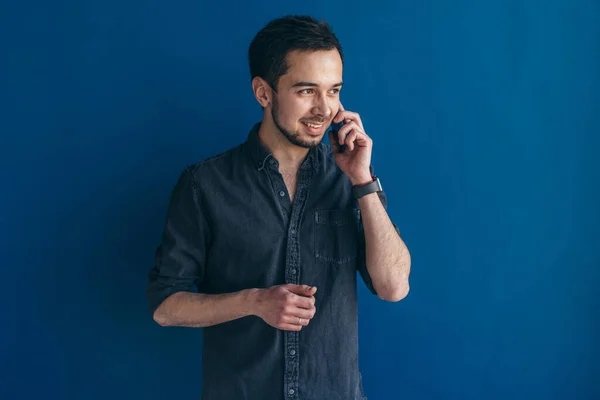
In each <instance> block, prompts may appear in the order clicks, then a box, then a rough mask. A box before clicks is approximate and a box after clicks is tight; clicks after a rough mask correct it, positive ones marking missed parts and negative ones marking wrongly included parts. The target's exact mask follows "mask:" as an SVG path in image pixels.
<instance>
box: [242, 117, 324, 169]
mask: <svg viewBox="0 0 600 400" xmlns="http://www.w3.org/2000/svg"><path fill="white" fill-rule="evenodd" d="M260 124H261V123H260V122H258V123H256V124H255V125H254V126H253V127H252V129H251V130H250V132H249V133H248V139H247V141H246V145H247V146H248V148H249V149H250V154H251V156H252V162H253V166H254V167H255V168H256V169H258V170H261V169H263V168H264V167H265V163H266V162H267V161H268V160H269V158H273V159H275V157H273V153H271V152H270V151H269V150H268V149H267V148H266V147H265V145H264V144H263V143H262V142H261V141H260V138H259V137H258V130H259V129H260ZM319 147H320V146H319ZM317 153H318V147H316V148H314V147H313V148H311V149H310V150H309V151H308V155H307V156H306V160H304V162H303V163H302V165H301V166H300V168H301V169H303V168H307V167H309V166H312V167H313V168H314V169H315V171H317V170H318V169H319V157H318V156H317ZM275 161H277V160H275Z"/></svg>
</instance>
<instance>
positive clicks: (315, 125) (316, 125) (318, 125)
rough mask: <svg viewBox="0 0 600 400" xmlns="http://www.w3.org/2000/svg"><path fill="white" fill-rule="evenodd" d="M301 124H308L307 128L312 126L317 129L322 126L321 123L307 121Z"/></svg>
mask: <svg viewBox="0 0 600 400" xmlns="http://www.w3.org/2000/svg"><path fill="white" fill-rule="evenodd" d="M303 124H304V125H306V126H308V127H309V128H313V129H319V128H320V127H322V126H323V124H311V123H308V122H303Z"/></svg>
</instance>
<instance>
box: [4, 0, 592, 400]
mask: <svg viewBox="0 0 600 400" xmlns="http://www.w3.org/2000/svg"><path fill="white" fill-rule="evenodd" d="M289 13H299V14H304V13H308V14H312V15H313V16H315V17H317V18H326V19H327V20H328V21H329V22H330V23H331V24H332V25H333V28H334V30H335V32H336V33H337V35H338V37H339V38H340V40H341V42H342V45H343V47H344V50H345V53H346V68H345V73H344V81H345V82H346V87H345V89H344V91H343V97H342V99H343V101H344V105H345V107H346V108H347V109H350V110H353V111H357V112H359V113H360V114H361V116H362V118H363V121H364V123H365V127H366V130H367V133H369V135H370V136H371V137H372V138H373V140H374V143H375V145H374V154H373V157H374V158H373V164H374V167H375V169H376V171H377V173H378V175H379V176H380V178H381V180H382V183H383V185H384V188H385V190H386V192H387V194H388V197H389V213H390V215H391V217H392V218H393V219H394V221H395V222H396V223H397V224H398V225H399V227H400V229H401V231H402V233H403V236H404V239H405V240H406V242H407V244H408V245H409V247H410V249H411V251H412V255H413V271H412V277H411V293H410V294H409V296H408V297H407V298H406V299H405V300H403V301H401V302H399V303H395V304H390V303H385V302H383V301H381V300H379V299H377V298H375V297H373V296H370V295H369V294H368V293H367V290H366V288H365V287H364V285H362V284H361V286H360V298H361V304H360V323H361V325H360V356H361V367H362V371H363V376H364V386H365V391H366V394H367V396H368V397H369V399H418V400H421V399H505V398H509V399H598V398H600V361H599V360H600V346H599V344H598V339H599V338H600V321H599V312H598V307H599V306H600V299H599V295H598V292H599V291H598V286H599V285H600V269H599V267H600V251H599V250H598V249H597V245H598V244H597V241H598V238H599V237H600V228H599V226H600V225H599V222H600V215H599V214H600V207H599V205H600V195H599V186H600V184H599V182H600V164H599V162H598V159H597V158H595V157H596V156H597V153H598V150H599V148H600V143H599V139H598V134H599V133H600V95H599V92H598V91H599V89H600V24H599V22H598V21H600V3H598V2H597V1H594V0H589V1H583V0H582V1H567V0H547V1H516V0H513V1H494V2H492V1H486V2H480V1H465V0H461V1H456V2H446V1H442V0H437V1H433V0H426V1H418V2H416V1H412V2H407V1H404V2H391V1H390V2H361V1H354V0H349V1H297V2H293V3H292V2H289V3H288V2H279V1H253V2H250V3H249V2H241V1H240V2H237V3H230V2H224V3H215V2H202V1H187V0H186V1H183V0H179V1H170V2H166V1H155V0H146V1H141V0H120V1H116V0H105V1H92V0H84V1H78V2H76V1H72V2H66V1H57V2H42V1H21V2H17V1H5V2H3V3H2V4H1V5H0V40H1V41H2V52H1V57H2V61H1V63H0V68H1V74H0V93H1V96H0V98H1V99H2V105H1V108H0V113H1V119H0V132H1V136H0V138H1V142H0V163H1V168H0V170H1V171H0V173H1V174H2V175H1V176H0V178H1V182H2V196H1V199H2V207H1V214H0V218H1V221H2V224H1V226H2V233H1V238H0V239H1V245H0V246H1V247H0V251H1V262H0V266H1V268H2V270H1V272H2V290H1V291H0V292H1V294H0V296H1V298H0V300H1V302H0V304H2V312H1V314H2V318H1V319H2V328H1V330H0V335H1V337H0V339H1V340H0V346H1V347H0V350H1V355H0V366H1V371H0V380H1V384H0V398H3V399H13V398H14V399H17V398H19V399H20V398H24V399H25V398H34V397H41V396H45V397H50V398H61V399H105V398H112V399H125V398H139V399H142V398H143V399H175V398H177V399H192V398H196V399H197V398H199V393H200V389H201V365H200V361H201V331H200V330H195V329H185V328H161V327H159V326H157V325H156V324H155V323H154V322H153V321H152V319H151V317H150V315H149V313H148V306H147V303H146V298H145V293H144V290H145V285H146V282H147V272H148V270H149V268H150V267H151V266H152V263H153V255H154V254H153V253H154V249H155V247H156V245H157V244H158V241H159V239H160V234H161V232H162V224H163V221H164V216H165V211H166V206H167V202H168V198H169V195H170V191H171V189H172V188H173V186H174V184H175V182H176V179H177V177H178V175H179V173H180V172H181V170H182V169H183V168H184V167H185V166H186V165H188V164H190V163H193V162H196V161H199V160H201V159H203V158H206V157H209V156H211V155H214V154H216V153H217V152H221V151H224V150H227V149H229V148H231V147H233V146H235V145H237V144H238V143H240V142H241V141H243V140H244V139H245V137H246V134H247V132H248V130H249V129H250V127H251V125H252V124H253V123H254V122H256V121H258V120H259V119H260V117H261V111H260V107H259V106H258V104H257V103H256V101H255V100H254V98H253V95H252V91H251V87H250V78H249V72H248V65H247V60H246V52H247V48H248V45H249V43H250V41H251V40H252V38H253V36H254V34H255V33H256V32H257V31H258V30H259V29H260V28H261V27H262V26H263V25H264V24H265V23H266V22H267V21H269V20H270V19H272V18H274V17H278V16H281V15H285V14H289Z"/></svg>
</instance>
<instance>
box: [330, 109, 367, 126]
mask: <svg viewBox="0 0 600 400" xmlns="http://www.w3.org/2000/svg"><path fill="white" fill-rule="evenodd" d="M333 121H334V122H341V121H346V123H349V122H355V123H356V124H357V125H358V126H359V127H360V129H361V130H363V131H364V130H365V128H364V127H363V123H362V120H361V118H360V115H358V113H355V112H352V111H345V110H342V109H340V111H338V114H337V115H336V116H335V118H334V119H333Z"/></svg>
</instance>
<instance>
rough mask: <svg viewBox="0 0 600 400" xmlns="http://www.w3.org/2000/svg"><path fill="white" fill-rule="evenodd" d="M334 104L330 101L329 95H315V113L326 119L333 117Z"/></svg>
mask: <svg viewBox="0 0 600 400" xmlns="http://www.w3.org/2000/svg"><path fill="white" fill-rule="evenodd" d="M332 109H333V104H330V101H329V99H328V97H327V96H324V95H319V96H315V104H314V106H313V110H312V111H313V114H315V115H318V116H320V117H322V118H324V119H329V118H331V115H332V113H333V111H332Z"/></svg>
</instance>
